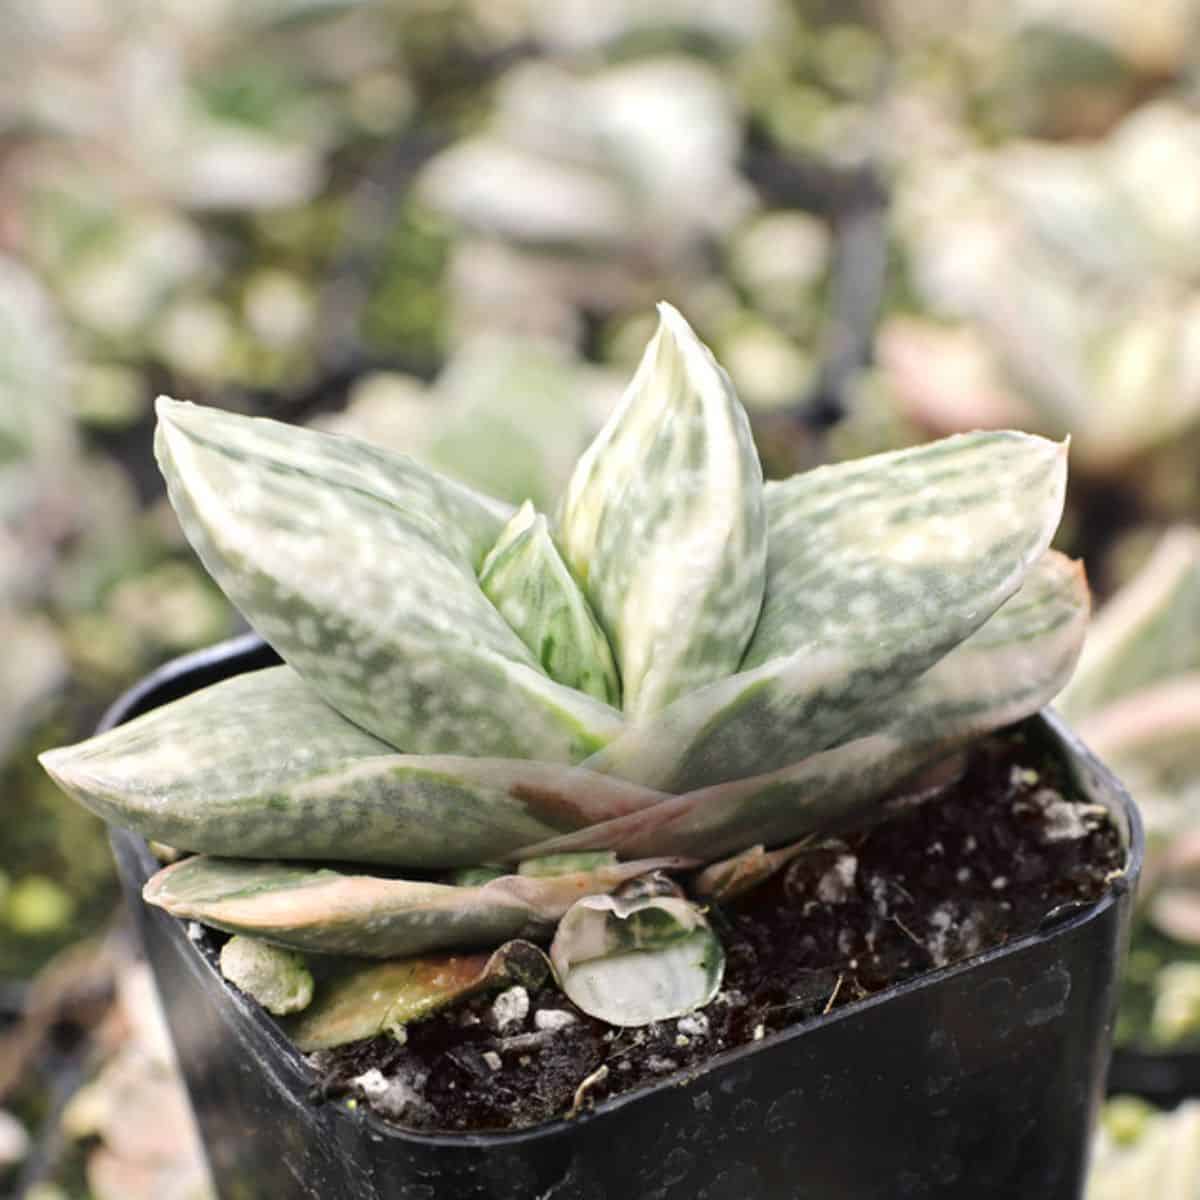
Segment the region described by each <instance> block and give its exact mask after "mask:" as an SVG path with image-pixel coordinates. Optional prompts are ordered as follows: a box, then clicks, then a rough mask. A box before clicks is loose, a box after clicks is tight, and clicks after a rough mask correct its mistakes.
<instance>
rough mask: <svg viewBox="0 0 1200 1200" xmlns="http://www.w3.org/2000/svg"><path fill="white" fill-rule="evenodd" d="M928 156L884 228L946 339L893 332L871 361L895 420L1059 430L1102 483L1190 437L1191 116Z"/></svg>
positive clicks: (1198, 342) (1197, 350)
mask: <svg viewBox="0 0 1200 1200" xmlns="http://www.w3.org/2000/svg"><path fill="white" fill-rule="evenodd" d="M927 152H928V153H929V154H936V156H937V162H938V164H939V169H938V170H937V171H933V170H931V165H932V163H931V160H930V159H925V158H922V156H921V155H920V154H918V155H916V156H914V161H912V162H911V163H906V164H904V166H903V168H902V169H901V170H900V171H899V173H898V177H897V178H898V183H897V224H898V229H899V232H900V235H901V237H902V238H903V239H904V240H905V242H906V245H907V250H908V254H909V258H910V270H911V276H912V282H913V285H914V287H915V289H916V291H917V293H918V295H919V296H920V298H921V300H922V302H923V304H924V305H925V307H926V310H927V312H928V313H929V314H930V315H931V316H933V317H934V318H936V319H937V320H939V321H941V322H944V323H946V324H948V326H949V332H948V333H947V334H946V336H945V337H944V338H942V339H941V340H940V342H939V340H938V339H937V336H936V333H933V332H930V331H929V330H928V329H927V328H922V327H920V326H918V327H913V326H911V325H909V326H906V325H903V324H900V325H896V326H893V328H892V330H891V331H890V340H891V351H892V353H891V355H890V356H885V358H884V368H885V373H886V375H887V376H888V377H889V378H894V379H895V381H896V387H895V392H896V396H897V399H898V401H899V403H900V404H901V406H902V407H903V409H904V411H905V413H906V414H907V416H908V417H909V418H910V419H911V420H912V421H913V422H914V423H915V424H916V425H917V426H918V427H919V428H923V429H925V430H927V431H932V432H934V433H944V432H947V431H951V430H957V429H963V428H973V427H975V423H976V422H977V421H979V420H983V421H984V422H986V423H988V424H991V423H998V424H1000V425H1008V424H1014V425H1023V426H1024V427H1028V428H1036V429H1038V430H1039V431H1041V432H1043V433H1045V434H1047V435H1050V436H1062V435H1063V434H1065V433H1068V432H1069V433H1070V434H1071V436H1072V438H1073V439H1074V451H1075V456H1076V464H1077V467H1079V468H1082V469H1084V470H1086V471H1089V472H1093V473H1097V474H1102V475H1105V476H1112V475H1114V474H1116V473H1117V472H1119V471H1120V470H1122V469H1126V468H1128V466H1129V464H1130V463H1131V462H1132V461H1134V460H1136V459H1137V458H1138V457H1139V456H1144V455H1145V454H1146V453H1147V452H1150V451H1156V450H1159V449H1162V448H1169V447H1170V446H1171V445H1172V443H1174V442H1175V441H1177V440H1178V439H1179V438H1180V436H1181V435H1183V434H1187V433H1189V432H1195V431H1197V430H1200V292H1197V290H1196V284H1195V279H1196V268H1197V264H1198V260H1197V254H1196V246H1197V245H1198V244H1200V202H1197V200H1196V197H1197V196H1198V195H1200V118H1197V116H1196V115H1195V114H1194V113H1192V112H1189V111H1188V110H1186V109H1184V108H1183V107H1181V106H1177V105H1172V104H1168V103H1165V102H1162V103H1159V104H1155V105H1149V106H1146V107H1145V108H1143V109H1140V110H1139V111H1138V112H1136V113H1135V114H1133V115H1132V116H1131V117H1129V118H1128V119H1127V120H1126V121H1124V122H1123V123H1122V124H1121V125H1120V126H1118V127H1117V128H1116V129H1114V130H1113V131H1112V133H1111V134H1110V136H1108V137H1107V138H1106V139H1104V140H1103V141H1099V142H1094V143H1090V144H1084V145H1061V146H1060V145H1052V144H1048V143H1032V142H1030V143H1014V144H1009V145H1006V146H1002V147H1000V148H998V149H995V150H988V151H984V150H980V149H978V148H974V147H970V146H964V145H962V144H959V145H957V146H955V147H954V148H953V149H952V150H949V151H948V150H947V148H946V147H945V146H943V145H938V144H937V142H936V140H935V141H932V142H931V144H930V145H929V147H928V151H927ZM918 159H919V160H920V161H916V160H918ZM1147 178H1155V179H1158V180H1159V181H1160V183H1161V184H1162V187H1161V188H1159V189H1154V190H1153V192H1151V191H1149V190H1148V189H1147V188H1146V186H1145V181H1146V179H1147ZM914 339H915V344H910V343H913V342H914ZM966 341H971V342H973V343H974V345H973V347H972V349H971V351H970V353H971V354H972V361H971V366H970V370H971V384H970V391H969V392H968V393H967V394H966V395H965V396H964V398H963V399H962V400H961V401H960V402H958V403H957V404H955V403H953V402H948V401H947V396H948V395H949V391H948V389H947V388H946V386H945V383H946V380H945V374H946V369H945V368H944V363H945V362H946V360H947V359H948V360H949V362H950V363H951V364H954V365H957V366H958V367H959V369H961V368H962V367H963V366H964V365H965V364H964V359H963V354H964V353H965V352H966V346H965V345H964V342H966ZM931 350H932V351H936V352H937V353H936V354H935V356H934V357H932V358H931V357H930V351H931ZM950 369H953V367H951V368H950ZM1192 475H1193V476H1194V472H1193V473H1192ZM1186 499H1187V502H1188V503H1189V504H1191V505H1193V506H1194V502H1195V500H1196V493H1195V490H1194V487H1192V488H1190V490H1189V494H1188V495H1187V496H1186Z"/></svg>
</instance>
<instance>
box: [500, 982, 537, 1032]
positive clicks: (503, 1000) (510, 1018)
mask: <svg viewBox="0 0 1200 1200" xmlns="http://www.w3.org/2000/svg"><path fill="white" fill-rule="evenodd" d="M527 1016H529V993H528V992H527V991H526V990H525V989H524V988H523V987H520V986H517V987H510V988H508V989H507V990H506V991H503V992H501V993H500V995H498V996H497V997H496V999H495V1001H494V1002H493V1003H492V1023H493V1024H494V1025H495V1027H496V1028H497V1029H498V1030H500V1031H501V1032H503V1031H504V1030H505V1029H507V1028H508V1027H509V1026H510V1025H520V1024H521V1023H522V1022H523V1021H524V1020H525V1018H526V1017H527Z"/></svg>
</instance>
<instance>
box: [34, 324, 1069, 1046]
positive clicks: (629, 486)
mask: <svg viewBox="0 0 1200 1200" xmlns="http://www.w3.org/2000/svg"><path fill="white" fill-rule="evenodd" d="M660 317H661V320H660V324H659V328H658V331H657V333H656V334H655V336H654V337H653V339H652V341H651V342H650V344H649V346H648V348H647V350H646V353H645V356H644V358H643V359H642V362H641V364H640V366H639V367H638V370H637V372H636V374H635V376H634V378H633V380H632V382H631V383H630V385H629V387H628V389H627V391H626V393H625V395H624V397H623V399H622V400H621V402H620V404H619V405H618V406H617V408H616V410H615V411H614V413H613V414H612V416H611V418H610V419H609V421H608V423H607V425H606V426H605V427H604V428H603V430H602V431H601V433H600V434H599V436H598V437H597V438H596V440H595V442H594V443H593V444H592V445H591V447H590V448H589V449H588V450H587V451H586V452H585V454H584V455H583V457H582V458H581V459H580V461H579V463H578V465H577V467H576V469H575V472H574V475H573V477H572V478H571V480H570V483H569V485H568V487H567V490H566V494H565V496H564V498H563V501H562V504H561V507H560V510H559V513H558V516H557V519H555V520H551V519H549V518H548V517H547V516H545V515H542V514H538V513H536V512H534V511H533V509H532V507H531V506H529V505H525V506H523V507H522V508H521V509H520V510H519V511H517V512H516V513H515V514H514V513H512V512H511V511H510V510H509V509H508V508H507V506H505V505H502V504H500V503H498V502H495V501H492V500H489V499H486V498H484V497H482V496H480V495H477V494H475V493H474V492H472V491H470V490H468V489H467V488H465V487H463V486H461V485H459V484H456V483H453V482H451V481H449V480H447V479H445V478H442V477H440V476H438V475H436V474H434V473H432V472H430V471H428V470H426V469H424V468H422V467H421V466H419V465H418V464H417V463H415V462H413V461H412V460H411V459H409V458H407V457H405V456H403V455H397V454H392V453H388V452H385V451H383V450H381V449H379V448H377V447H374V446H371V445H368V444H365V443H362V442H357V441H353V440H350V439H343V438H339V437H335V436H332V435H328V434H319V433H314V432H311V431H307V430H302V429H297V428H293V427H290V426H286V425H281V424H276V423H274V422H270V421H263V420H250V419H247V418H244V417H240V416H235V415H232V414H229V413H225V412H219V411H215V410H211V409H206V408H199V407H195V406H193V405H190V404H182V403H178V402H176V401H173V400H168V399H162V400H160V401H159V407H158V414H159V429H158V440H157V447H158V457H159V462H160V464H161V466H162V470H163V473H164V474H165V476H166V479H167V483H168V486H169V489H170V495H171V500H172V502H173V504H174V506H175V509H176V511H177V512H178V514H179V517H180V520H181V521H182V523H183V527H184V530H185V531H186V533H187V536H188V537H189V539H190V540H191V542H192V544H193V546H194V547H195V549H196V551H197V552H198V553H199V555H200V557H201V559H202V560H203V562H204V564H205V566H206V567H207V568H208V570H209V571H210V572H211V574H212V575H213V577H214V578H215V579H216V580H217V582H218V583H219V584H220V585H221V587H222V588H223V589H224V590H225V592H226V593H227V594H228V596H229V597H230V599H231V600H232V601H233V602H234V603H235V604H236V605H237V606H238V607H239V608H240V609H241V610H242V612H243V613H245V615H246V617H247V618H248V619H249V620H250V622H251V623H252V624H253V625H254V627H255V628H256V629H257V630H258V631H259V632H260V633H261V634H262V636H263V637H264V638H265V639H266V640H267V641H268V642H270V644H271V645H272V646H273V647H274V648H275V649H276V650H277V651H278V652H279V654H280V656H281V657H282V659H283V660H284V662H285V664H286V665H283V666H279V667H275V668H270V669H267V670H261V671H258V672H254V673H251V674H247V675H242V676H239V677H236V678H233V679H230V680H228V681H226V682H223V683H220V684H217V685H216V686H213V687H209V688H207V689H205V690H204V691H202V692H199V693H197V694H195V695H193V696H190V697H188V698H186V699H183V700H179V701H177V702H175V703H173V704H169V705H167V706H166V707H164V708H161V709H158V710H156V711H154V712H152V713H149V714H147V715H145V716H142V717H139V718H137V719H136V720H134V721H131V722H130V723H129V724H127V725H124V726H121V727H119V728H117V729H115V730H113V731H111V732H108V733H105V734H102V735H100V736H98V737H96V738H93V739H91V740H90V741H87V742H84V743H82V744H80V745H77V746H72V747H67V748H64V749H59V750H54V751H51V752H49V753H47V754H45V755H44V756H43V759H42V761H43V763H44V765H45V767H46V769H47V770H48V771H49V772H50V773H51V774H52V775H53V776H54V777H55V779H57V780H58V782H59V783H60V784H61V785H62V786H63V787H64V788H65V789H66V790H67V791H68V792H70V793H71V794H72V795H73V796H75V797H76V798H77V799H78V800H79V801H80V802H82V803H83V804H85V805H86V806H88V807H89V808H91V809H92V810H93V811H95V812H97V813H99V814H101V815H102V816H103V817H105V818H106V819H107V820H110V821H112V822H114V823H117V824H120V825H124V826H127V827H129V828H131V829H133V830H135V831H137V832H138V833H140V834H142V835H144V836H146V837H147V838H151V839H154V840H156V841H160V842H165V843H168V844H170V845H171V846H175V847H179V848H182V849H186V850H188V851H192V852H195V855H196V856H195V857H189V858H185V859H184V860H183V861H181V862H177V863H175V864H174V865H172V866H169V867H167V868H165V869H164V870H162V871H161V872H160V873H159V874H158V875H157V876H155V877H154V878H153V879H152V880H151V881H150V883H149V884H148V885H147V887H146V889H145V897H146V899H147V900H148V901H149V902H150V903H152V904H157V905H160V906H161V907H163V908H165V909H167V910H168V911H170V912H172V913H175V914H178V915H180V916H186V917H190V918H194V919H196V920H199V921H201V922H204V923H206V924H208V925H210V926H214V927H216V928H218V929H222V930H226V931H230V932H233V933H235V934H241V935H250V936H253V937H255V938H258V939H263V940H265V941H266V942H269V943H273V944H274V945H276V946H278V947H284V948H287V949H289V950H291V951H300V952H306V953H315V954H322V955H326V954H334V955H346V956H356V957H358V958H363V957H366V958H380V959H393V960H395V959H407V960H410V961H409V962H408V963H407V964H406V965H403V966H402V967H401V968H397V967H396V965H395V964H394V963H393V964H382V965H377V966H374V967H366V968H363V967H361V966H360V967H359V968H357V969H356V971H355V970H350V971H349V975H348V976H347V975H340V976H338V978H337V979H336V980H335V981H334V983H332V984H331V985H330V986H329V988H327V989H326V990H327V993H328V994H327V997H326V1000H325V1001H321V999H320V998H319V997H318V1000H317V1001H315V1002H314V1003H315V1004H317V1005H320V1004H321V1003H324V1004H325V1005H326V1007H327V1009H332V1010H334V1018H331V1019H334V1023H335V1024H336V1018H338V1015H339V1014H340V1015H341V1016H345V1012H346V1004H348V1003H349V1001H348V1000H347V997H350V998H351V999H353V997H354V996H355V995H358V996H361V995H363V994H366V993H370V994H374V995H376V996H378V995H379V994H380V993H381V992H383V991H386V995H387V1004H386V1007H385V1011H381V1012H379V1013H378V1014H377V1015H378V1020H377V1021H376V1023H375V1024H374V1025H372V1024H371V1022H370V1021H368V1023H367V1031H368V1032H373V1031H375V1029H377V1028H385V1027H388V1026H389V1025H394V1024H395V1023H396V1022H397V1021H399V1022H401V1023H402V1021H403V1020H404V1019H408V1017H409V1016H411V1015H412V1014H414V1013H419V1012H423V1011H427V1010H428V1009H429V1008H430V1007H433V1006H435V1005H436V1004H437V1003H441V1002H444V1001H445V999H447V998H448V997H449V996H451V995H458V994H462V993H463V992H464V991H467V990H470V989H472V988H475V987H481V986H484V985H485V984H486V983H488V982H492V983H494V982H496V981H498V980H502V979H504V978H513V977H514V973H516V974H518V975H519V974H520V972H522V971H528V970H529V969H530V963H531V962H534V961H540V962H542V963H543V964H544V962H545V960H544V958H543V957H542V956H541V954H540V952H536V951H535V952H534V953H533V955H532V957H531V955H530V953H529V952H528V950H529V948H525V949H521V948H520V947H519V944H517V945H516V948H514V943H513V942H512V939H533V940H535V941H536V940H539V939H542V940H548V939H549V938H550V937H551V936H552V935H553V945H552V946H551V952H550V959H551V963H552V964H553V967H554V971H555V974H556V977H557V979H558V982H559V984H560V985H561V986H562V987H563V989H564V990H565V991H566V992H567V994H568V995H570V996H571V998H572V999H574V1000H575V1001H576V1002H577V1003H578V1004H579V1005H580V1006H581V1007H583V1008H584V1009H585V1010H586V1011H588V1012H591V1013H593V1014H594V1015H596V1016H598V1017H600V1018H602V1019H604V1020H607V1021H610V1022H612V1023H614V1024H627V1025H635V1024H641V1023H645V1022H648V1021H652V1020H656V1019H661V1018H664V1017H668V1016H676V1015H681V1014H683V1013H685V1012H688V1011H690V1010H692V1009H694V1008H697V1007H699V1006H701V1005H703V1004H705V1003H707V1002H708V1001H709V1000H710V999H711V998H712V997H713V995H714V994H715V992H716V990H717V988H718V987H719V984H720V979H721V971H722V966H723V956H722V953H721V948H720V943H719V940H718V938H717V936H716V935H715V933H714V932H713V930H712V929H711V927H710V926H709V924H708V922H707V920H706V918H705V913H704V910H703V908H702V907H701V906H700V905H699V904H697V903H696V902H695V900H696V899H701V898H703V897H705V896H711V895H714V894H715V895H718V896H722V895H728V894H732V892H733V891H737V890H742V889H744V888H745V887H746V886H749V885H750V884H751V883H753V882H754V881H755V880H757V879H760V878H763V877H765V875H767V874H769V873H770V872H771V871H772V870H774V869H777V868H778V866H780V865H781V864H782V863H783V862H784V861H786V859H787V858H788V856H789V855H790V854H791V853H792V849H791V848H790V846H789V844H790V843H794V842H795V841H796V840H797V839H803V838H805V837H806V836H809V835H811V834H813V833H814V832H817V831H822V830H826V829H831V828H835V827H843V826H846V825H847V824H850V823H853V822H855V821H859V820H863V819H865V818H866V817H868V816H869V815H870V813H871V811H872V809H878V808H879V807H880V803H881V801H882V800H883V798H885V797H886V796H887V795H888V793H889V791H891V790H893V789H895V788H896V787H897V786H898V785H901V784H902V783H903V782H904V780H905V779H906V778H907V777H909V776H911V775H913V773H914V772H917V771H918V770H920V769H922V768H923V767H925V766H926V765H927V764H930V763H933V762H935V761H937V760H939V759H941V758H943V757H945V756H946V755H948V754H950V753H952V752H953V751H955V750H956V749H957V748H958V747H960V746H962V745H963V744H964V743H965V742H967V741H968V740H970V739H972V738H974V737H976V736H977V735H979V734H982V733H985V732H986V731H988V730H991V729H994V728H996V727H998V726H1001V725H1004V724H1007V723H1009V722H1012V721H1014V720H1017V719H1019V718H1021V717H1024V716H1026V715H1028V714H1031V713H1033V712H1035V711H1036V710H1038V709H1039V708H1040V707H1041V706H1042V705H1044V704H1045V703H1046V702H1048V701H1049V700H1050V699H1051V698H1052V697H1053V696H1054V695H1055V693H1056V692H1057V691H1058V690H1059V689H1060V688H1061V687H1062V686H1063V684H1064V683H1065V682H1066V680H1067V678H1068V676H1069V675H1070V672H1071V670H1072V668H1073V666H1074V663H1075V660H1076V657H1077V655H1078V652H1079V649H1080V645H1081V643H1082V639H1083V635H1084V628H1085V624H1086V620H1087V611H1088V594H1087V587H1086V583H1085V580H1084V577H1083V573H1082V570H1081V569H1080V567H1079V566H1078V565H1077V564H1072V563H1069V562H1068V561H1067V560H1065V559H1064V558H1063V557H1062V556H1061V555H1059V554H1056V553H1054V552H1052V551H1049V550H1048V548H1047V547H1048V545H1049V542H1050V539H1051V536H1052V535H1053V533H1054V530H1055V528H1056V526H1057V524H1058V521H1059V517H1060V514H1061V510H1062V503H1063V492H1064V487H1065V482H1066V448H1065V446H1064V445H1056V444H1054V443H1051V442H1048V441H1045V440H1043V439H1041V438H1037V437H1032V436H1027V435H1024V434H1020V433H1010V432H991V433H974V434H967V435H965V436H959V437H954V438H949V439H947V440H945V441H942V442H938V443H935V444H932V445H927V446H923V447H920V448H917V449H913V450H905V451H901V452H899V453H892V454H884V455H880V456H878V457H875V458H869V459H864V460H861V461H858V462H850V463H843V464H840V465H836V466H830V467H823V468H820V469H818V470H815V471H811V472H809V473H807V474H803V475H799V476H796V477H794V478H792V479H790V480H788V481H786V482H783V483H769V484H766V485H764V483H763V480H762V475H761V470H760V467H759V463H758V459H757V456H756V454H755V450H754V445H753V442H752V440H751V436H750V429H749V425H748V423H747V420H746V416H745V413H744V412H743V410H742V408H741V406H740V404H739V402H738V400H737V397H736V394H735V392H734V389H733V387H732V385H731V383H730V380H729V378H728V376H727V375H726V374H725V372H724V371H723V370H722V369H721V368H720V367H719V366H718V365H717V364H716V362H715V361H714V359H713V357H712V355H711V354H710V353H709V352H708V351H707V349H706V348H705V347H704V346H703V345H702V344H701V343H700V341H699V340H698V339H697V338H696V336H695V334H694V333H693V332H692V330H691V329H690V328H689V326H688V325H687V323H686V322H685V321H684V319H683V318H682V317H681V316H680V315H679V313H677V312H676V311H675V310H674V309H673V308H671V307H670V306H668V305H665V304H664V305H662V306H661V307H660ZM768 847H770V848H773V849H771V850H769V851H768V849H767V848H768ZM322 861H324V862H333V863H338V864H346V863H362V864H370V865H374V866H376V867H386V868H388V870H387V871H380V872H377V873H376V874H364V873H353V872H352V871H351V870H348V869H346V868H345V867H344V866H340V867H338V868H337V869H334V868H333V867H329V866H317V865H312V864H314V863H320V862H322ZM701 866H706V868H707V869H705V870H703V871H700V872H698V873H697V874H695V875H693V876H691V877H690V878H691V882H690V885H688V888H686V889H685V888H684V887H680V886H679V885H678V884H676V883H673V882H672V881H671V880H670V879H669V878H667V877H666V876H664V875H663V872H664V871H674V872H676V873H679V872H682V871H684V870H685V869H692V868H696V867H701ZM401 872H407V874H408V877H398V874H399V873H401ZM687 890H690V891H691V894H692V898H691V899H689V898H688V896H687V895H686V891H687ZM501 943H506V944H507V945H506V947H502V949H504V951H505V952H504V953H503V954H500V953H497V954H493V955H492V956H491V958H487V957H486V956H483V955H480V956H477V957H474V958H472V957H469V956H468V957H463V956H457V957H454V958H449V959H428V958H426V957H423V956H428V955H431V954H436V953H438V952H441V953H442V954H445V952H447V951H449V950H452V949H458V948H466V947H474V948H476V949H481V948H494V947H497V946H499V945H500V944H501ZM268 957H269V956H268ZM280 957H281V959H287V957H288V956H286V955H281V956H280ZM254 961H255V963H256V966H255V971H258V970H259V965H258V964H259V960H258V959H257V958H256V959H255V960H254ZM439 963H441V964H443V965H444V964H446V963H453V964H454V970H453V971H439V970H438V969H436V968H437V965H438V964H439ZM289 969H292V970H294V969H295V963H294V956H293V958H292V959H291V960H289ZM347 970H349V968H347ZM364 971H365V972H366V973H367V976H370V973H371V972H375V975H374V977H373V978H375V979H376V980H379V979H382V978H383V977H382V976H381V975H379V972H384V973H385V974H387V978H388V982H387V987H386V989H384V988H381V987H375V986H373V985H372V984H371V982H370V978H367V976H364V974H363V972H364ZM397 971H398V972H399V973H397ZM364 978H366V979H367V982H366V983H364ZM398 981H402V983H401V982H398ZM296 990H297V989H292V990H291V992H289V994H292V993H294V992H295V991H296ZM300 990H301V991H305V989H300ZM305 994H306V992H305ZM400 997H402V998H400ZM339 1005H340V1006H341V1007H339ZM398 1014H399V1015H398ZM406 1014H407V1015H406ZM312 1017H313V1013H312V1012H307V1013H304V1014H303V1015H302V1022H303V1024H302V1026H300V1027H299V1028H305V1029H307V1030H308V1033H307V1034H306V1035H304V1036H301V1037H298V1040H300V1042H301V1044H302V1045H303V1044H305V1042H307V1043H308V1044H309V1045H315V1044H318V1043H322V1044H328V1038H329V1036H330V1035H329V1033H328V1027H327V1026H326V1027H323V1032H321V1031H315V1029H316V1026H317V1025H319V1024H320V1023H319V1022H316V1023H314V1022H312V1021H311V1020H310V1018H312ZM348 1024H349V1025H350V1026H353V1027H354V1029H355V1030H356V1031H357V1032H356V1036H363V1029H364V1026H363V1022H362V1020H361V1019H358V1018H355V1019H353V1020H350V1021H349V1022H348ZM322 1039H325V1040H324V1041H323V1042H322Z"/></svg>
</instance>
